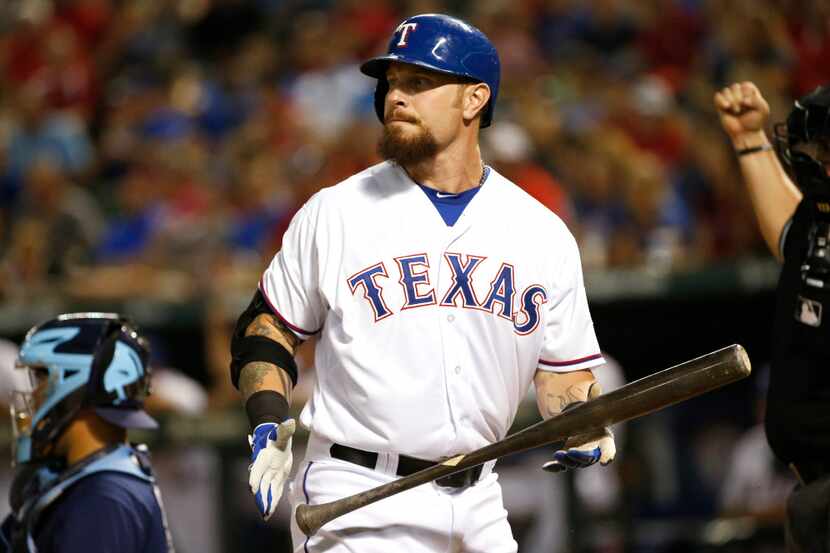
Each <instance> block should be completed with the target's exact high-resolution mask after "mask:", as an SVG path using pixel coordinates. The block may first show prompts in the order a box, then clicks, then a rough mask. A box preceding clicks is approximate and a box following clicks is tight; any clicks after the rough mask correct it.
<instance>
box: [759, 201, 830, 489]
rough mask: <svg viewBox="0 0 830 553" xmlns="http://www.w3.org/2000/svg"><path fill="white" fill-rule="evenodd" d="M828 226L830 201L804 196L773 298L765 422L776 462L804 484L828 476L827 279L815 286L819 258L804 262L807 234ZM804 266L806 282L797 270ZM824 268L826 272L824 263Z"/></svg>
mask: <svg viewBox="0 0 830 553" xmlns="http://www.w3.org/2000/svg"><path fill="white" fill-rule="evenodd" d="M828 224H830V197H828V196H826V195H823V196H816V195H813V196H805V197H804V198H803V199H802V201H801V203H799V205H798V207H797V208H796V211H795V214H794V215H793V218H792V219H791V222H790V224H789V226H788V227H787V228H785V230H784V233H783V234H782V239H781V249H782V253H783V257H784V266H783V268H782V271H781V277H780V279H779V283H778V288H777V292H776V309H775V327H774V329H775V335H774V336H773V344H774V345H773V359H772V370H771V373H770V385H769V392H768V396H767V414H766V421H765V422H766V430H767V439H768V440H769V443H770V446H771V447H772V449H773V451H774V452H775V454H776V456H777V457H778V458H779V459H781V460H782V461H784V462H785V463H791V462H793V463H795V464H796V466H798V467H802V466H803V467H804V471H805V472H810V473H811V475H810V479H812V477H815V476H818V474H815V473H816V472H818V473H828V472H830V289H829V288H828V287H830V277H828V279H827V282H826V283H824V286H823V287H822V286H819V285H818V284H819V283H820V282H821V280H822V279H820V278H819V279H815V278H813V277H815V275H816V270H815V269H816V267H819V266H821V263H820V261H821V258H819V259H818V260H817V259H816V258H815V257H811V259H810V260H808V259H807V256H808V252H809V250H810V244H811V241H812V242H813V243H815V240H812V239H811V233H813V234H815V233H816V230H820V229H821V228H822V226H823V225H824V227H823V228H824V231H825V232H826V229H827V228H828V227H827V226H826V225H828ZM827 251H828V252H830V248H828V250H827ZM808 261H811V265H812V267H813V270H812V271H810V272H809V273H807V274H806V276H807V277H809V279H811V280H805V275H804V274H803V272H804V271H803V270H802V268H803V266H804V265H805V262H808ZM816 261H819V263H816ZM824 262H827V263H828V266H830V259H824ZM808 282H812V284H808ZM813 469H816V470H813ZM805 477H806V475H805Z"/></svg>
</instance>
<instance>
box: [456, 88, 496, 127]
mask: <svg viewBox="0 0 830 553" xmlns="http://www.w3.org/2000/svg"><path fill="white" fill-rule="evenodd" d="M488 101H490V87H489V86H487V84H486V83H473V84H469V85H467V86H466V87H465V88H464V99H463V103H462V110H463V111H462V114H463V117H464V121H465V122H469V121H472V120H473V119H475V118H476V116H477V115H478V114H479V113H481V112H482V111H483V110H484V108H485V107H486V106H487V102H488Z"/></svg>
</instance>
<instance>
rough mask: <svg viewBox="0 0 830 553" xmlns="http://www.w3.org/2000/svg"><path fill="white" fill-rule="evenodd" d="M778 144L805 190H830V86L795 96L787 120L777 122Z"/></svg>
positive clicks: (788, 166) (783, 156)
mask: <svg viewBox="0 0 830 553" xmlns="http://www.w3.org/2000/svg"><path fill="white" fill-rule="evenodd" d="M775 146H776V150H777V152H778V155H779V157H780V158H781V160H782V162H783V163H784V166H785V167H786V168H787V170H788V172H789V173H790V176H791V177H792V178H793V180H794V181H795V182H796V184H798V186H799V188H801V190H802V191H803V192H804V193H805V194H815V193H821V194H830V175H829V174H828V171H830V86H820V87H818V88H816V89H815V90H814V91H813V92H811V93H810V94H807V95H806V96H804V97H802V98H799V99H798V100H796V102H795V104H794V106H793V109H792V111H791V112H790V114H789V116H787V120H786V122H783V123H778V124H777V125H775Z"/></svg>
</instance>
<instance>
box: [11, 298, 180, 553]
mask: <svg viewBox="0 0 830 553" xmlns="http://www.w3.org/2000/svg"><path fill="white" fill-rule="evenodd" d="M148 357H149V354H148V350H147V342H146V340H145V339H144V338H143V337H142V336H141V335H140V334H139V333H138V330H137V329H136V328H135V327H134V326H133V325H132V324H131V323H130V322H129V321H128V320H126V319H124V318H123V317H121V316H119V315H116V314H102V313H76V314H67V315H61V316H59V317H57V318H55V319H53V320H51V321H48V322H46V323H44V324H42V325H39V326H36V327H34V328H33V329H31V330H30V331H29V333H28V334H27V335H26V338H25V340H24V342H23V344H22V345H21V347H20V354H19V358H18V363H17V366H18V368H19V370H21V371H22V372H24V373H25V374H26V376H27V380H28V381H30V382H31V387H30V388H29V389H27V390H18V391H17V392H15V394H14V396H13V403H12V407H11V410H12V419H13V430H14V433H15V441H14V442H13V443H14V446H15V448H14V449H15V451H14V452H13V458H14V462H15V465H16V468H15V478H14V482H13V484H12V489H11V495H10V503H11V507H12V514H11V515H9V516H8V517H7V518H6V520H5V521H4V522H3V526H2V532H0V551H8V552H14V553H58V552H60V553H82V552H83V553H111V552H114V551H117V552H118V553H171V552H172V551H173V546H172V540H171V538H170V534H169V532H168V531H167V523H166V518H165V514H164V510H163V507H162V504H161V495H160V494H159V490H158V488H157V487H156V484H155V479H154V478H153V473H152V470H151V467H150V463H149V459H148V456H147V455H148V454H147V450H146V448H144V447H143V446H137V447H134V446H132V445H128V444H127V443H126V429H127V428H155V427H156V423H155V421H154V420H153V419H152V418H151V417H150V416H149V415H148V414H147V413H145V412H144V411H143V410H142V405H143V399H144V396H145V395H146V393H147V389H148V384H149V370H148V367H147V360H148Z"/></svg>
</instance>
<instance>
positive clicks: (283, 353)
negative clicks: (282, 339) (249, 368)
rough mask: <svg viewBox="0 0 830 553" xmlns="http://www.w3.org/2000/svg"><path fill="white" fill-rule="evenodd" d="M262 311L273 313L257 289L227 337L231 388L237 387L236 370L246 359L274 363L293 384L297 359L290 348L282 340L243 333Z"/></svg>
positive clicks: (240, 367)
mask: <svg viewBox="0 0 830 553" xmlns="http://www.w3.org/2000/svg"><path fill="white" fill-rule="evenodd" d="M262 313H268V314H270V315H273V312H272V311H271V309H270V308H269V307H268V304H267V302H266V301H265V298H263V297H262V292H260V291H259V290H257V291H256V294H254V297H253V299H252V300H251V303H250V304H249V305H248V307H247V309H245V311H243V312H242V314H241V315H240V316H239V319H238V320H237V321H236V327H235V328H234V331H233V336H232V337H231V367H230V369H231V382H232V383H233V385H234V387H235V388H237V389H239V374H240V373H241V372H242V367H244V366H245V365H247V364H248V363H253V362H257V361H259V362H265V363H272V364H274V365H277V366H278V367H279V368H280V369H282V370H284V371H285V372H286V373H287V374H288V376H289V377H290V378H291V383H292V384H293V385H294V386H296V385H297V373H298V371H297V363H296V362H295V361H294V356H293V355H291V352H289V351H288V350H287V349H286V348H285V347H284V346H283V345H282V344H279V343H277V342H275V341H273V340H271V339H270V338H266V337H265V336H245V331H246V330H247V329H248V325H250V324H251V323H252V322H253V320H254V319H255V318H256V317H257V316H258V315H261V314H262Z"/></svg>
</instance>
